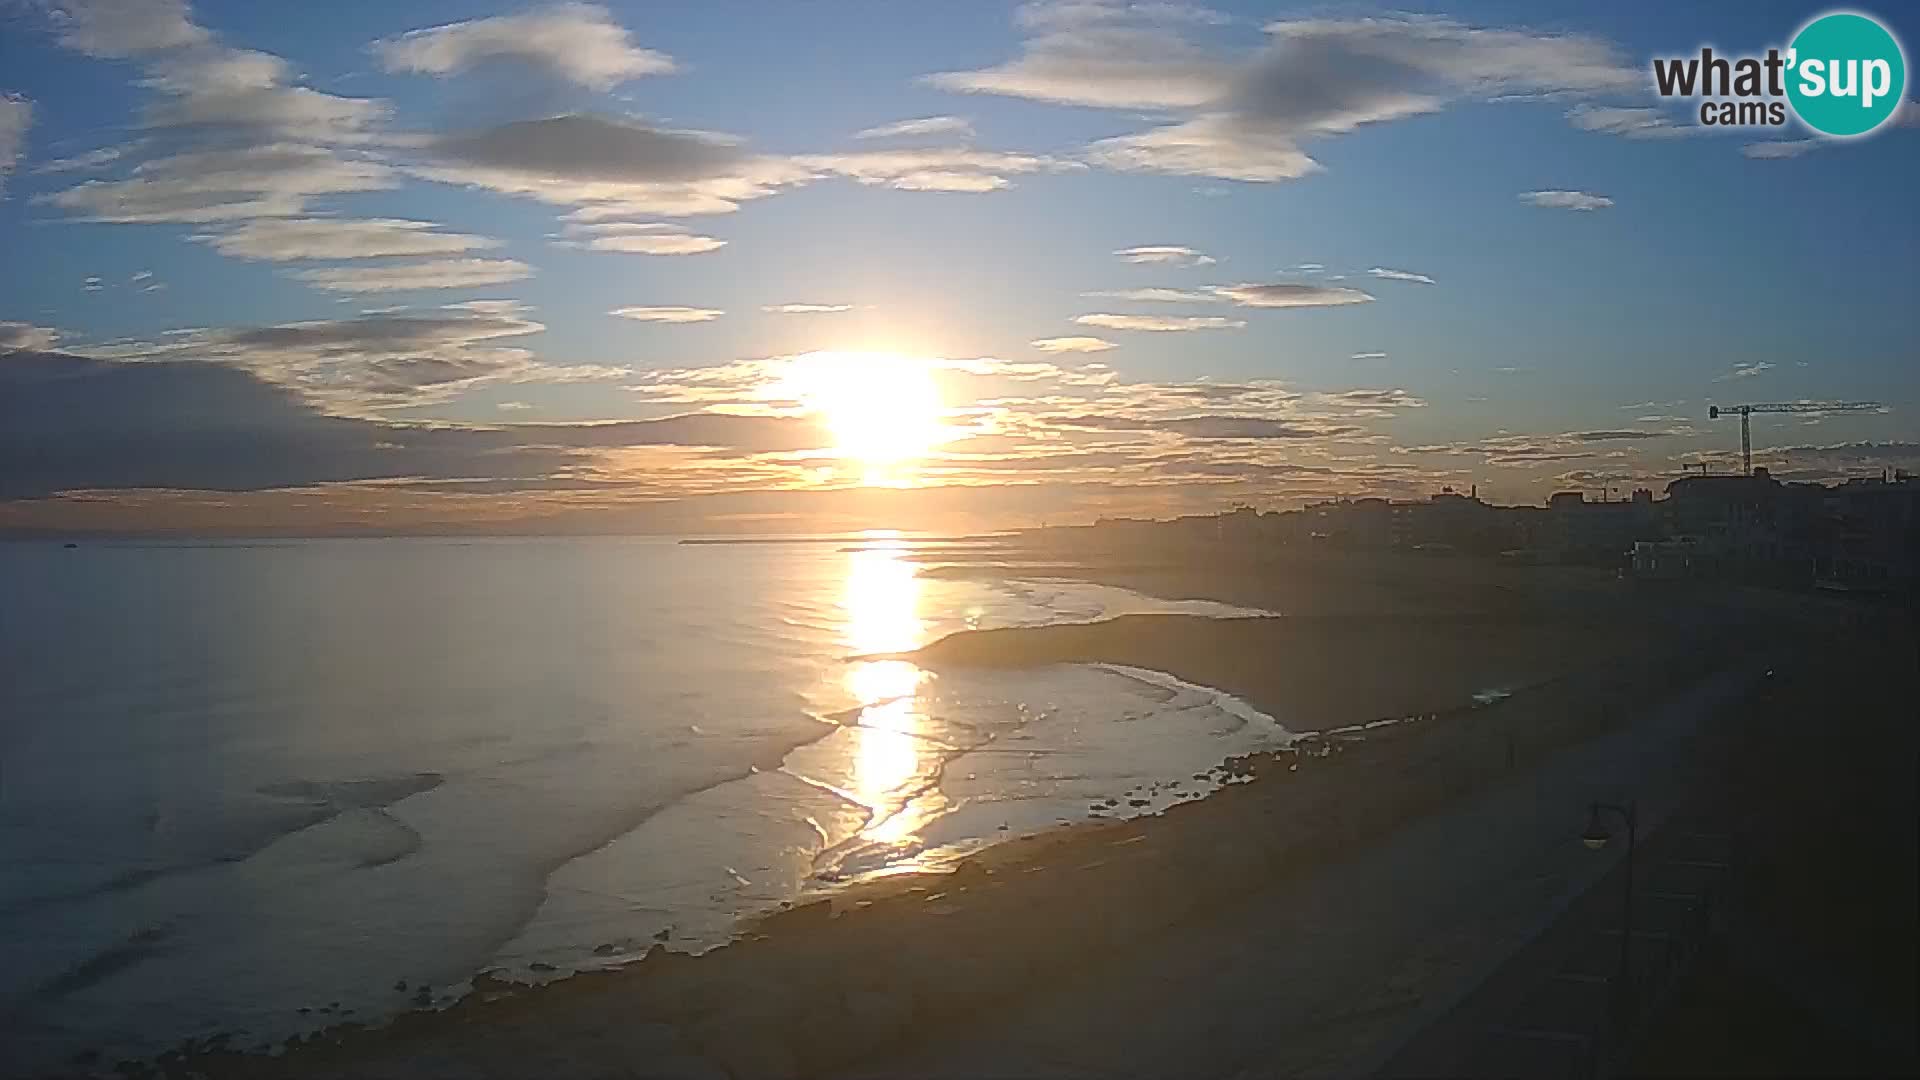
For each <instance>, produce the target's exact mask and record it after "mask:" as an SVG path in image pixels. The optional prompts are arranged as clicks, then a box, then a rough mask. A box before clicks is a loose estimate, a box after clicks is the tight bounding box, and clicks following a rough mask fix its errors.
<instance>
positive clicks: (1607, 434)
mask: <svg viewBox="0 0 1920 1080" xmlns="http://www.w3.org/2000/svg"><path fill="white" fill-rule="evenodd" d="M1672 436H1673V432H1671V431H1631V430H1621V431H1570V432H1568V433H1567V434H1566V436H1565V437H1566V438H1569V439H1573V440H1576V441H1578V442H1643V441H1646V440H1648V439H1666V438H1671V437H1672Z"/></svg>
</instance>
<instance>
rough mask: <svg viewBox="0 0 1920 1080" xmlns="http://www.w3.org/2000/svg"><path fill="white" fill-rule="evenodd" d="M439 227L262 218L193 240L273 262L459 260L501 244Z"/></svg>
mask: <svg viewBox="0 0 1920 1080" xmlns="http://www.w3.org/2000/svg"><path fill="white" fill-rule="evenodd" d="M439 228H440V226H439V225H437V224H435V223H433V222H431V221H409V220H403V219H399V218H327V217H314V218H261V219H257V220H253V221H248V222H246V223H244V224H242V225H238V226H235V227H234V228H231V229H228V230H226V231H224V232H217V233H203V234H200V235H198V236H195V237H194V238H193V239H195V240H198V241H200V242H201V243H204V244H208V245H211V246H212V247H213V249H214V250H215V251H218V252H219V253H220V254H222V255H226V256H228V257H230V258H236V259H258V260H267V261H272V262H288V261H292V260H296V259H376V258H383V257H394V256H402V255H457V254H460V253H463V252H467V251H473V250H476V249H480V248H491V247H497V246H498V244H499V242H498V241H495V240H490V239H487V238H486V237H484V236H468V235H465V234H463V233H443V232H438V231H436V230H438V229H439Z"/></svg>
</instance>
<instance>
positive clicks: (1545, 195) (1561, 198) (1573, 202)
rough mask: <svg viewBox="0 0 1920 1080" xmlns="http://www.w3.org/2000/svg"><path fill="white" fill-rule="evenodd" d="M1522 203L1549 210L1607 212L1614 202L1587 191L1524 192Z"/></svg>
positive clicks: (1521, 194) (1521, 195) (1521, 197)
mask: <svg viewBox="0 0 1920 1080" xmlns="http://www.w3.org/2000/svg"><path fill="white" fill-rule="evenodd" d="M1520 201H1521V202H1523V203H1526V204H1527V205H1528V206H1540V207H1545V208H1546V209H1549V210H1605V209H1606V208H1607V207H1609V206H1612V205H1613V200H1612V199H1609V198H1607V197H1606V196H1605V195H1593V194H1589V193H1588V192H1585V191H1523V192H1521V193H1520Z"/></svg>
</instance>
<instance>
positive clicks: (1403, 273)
mask: <svg viewBox="0 0 1920 1080" xmlns="http://www.w3.org/2000/svg"><path fill="white" fill-rule="evenodd" d="M1367 273H1369V274H1372V275H1373V276H1374V277H1377V278H1384V279H1386V280H1388V281H1407V282H1412V283H1413V284H1415V285H1432V284H1434V280H1433V279H1432V278H1431V277H1428V276H1427V275H1426V274H1416V273H1414V272H1413V271H1411V270H1393V269H1389V268H1388V267H1385V266H1376V267H1374V268H1373V269H1371V270H1368V271H1367Z"/></svg>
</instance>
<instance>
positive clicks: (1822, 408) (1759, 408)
mask: <svg viewBox="0 0 1920 1080" xmlns="http://www.w3.org/2000/svg"><path fill="white" fill-rule="evenodd" d="M1878 408H1880V403H1879V402H1877V401H1785V402H1772V403H1768V404H1763V405H1727V406H1724V407H1723V406H1720V405H1709V406H1707V418H1708V419H1710V420H1718V419H1720V417H1722V416H1730V415H1733V414H1736V413H1737V414H1738V415H1739V417H1740V471H1741V474H1742V475H1744V476H1752V475H1753V428H1752V419H1751V418H1752V416H1753V414H1754V413H1830V412H1872V411H1874V410H1876V409H1878Z"/></svg>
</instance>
